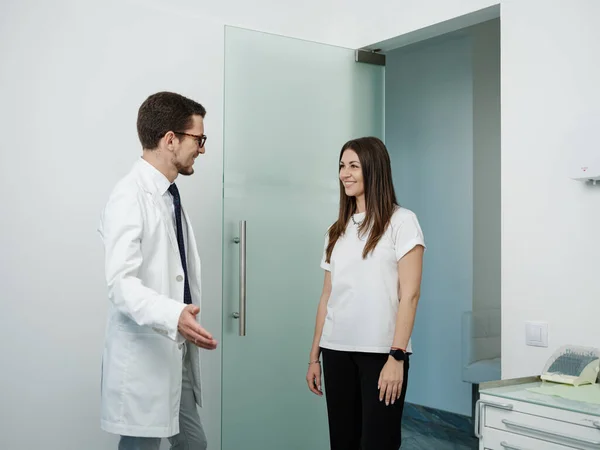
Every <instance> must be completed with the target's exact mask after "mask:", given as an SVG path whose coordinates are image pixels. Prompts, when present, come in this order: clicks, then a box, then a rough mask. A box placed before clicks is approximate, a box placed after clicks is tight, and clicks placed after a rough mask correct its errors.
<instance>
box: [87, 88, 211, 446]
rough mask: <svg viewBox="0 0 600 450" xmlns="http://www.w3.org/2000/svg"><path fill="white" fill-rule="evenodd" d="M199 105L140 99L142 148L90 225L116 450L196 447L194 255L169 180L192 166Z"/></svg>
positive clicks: (108, 426)
mask: <svg viewBox="0 0 600 450" xmlns="http://www.w3.org/2000/svg"><path fill="white" fill-rule="evenodd" d="M205 115H206V111H205V109H204V107H203V106H202V105H200V104H199V103H196V102H195V101H193V100H190V99H188V98H185V97H183V96H181V95H178V94H175V93H170V92H159V93H157V94H154V95H151V96H150V97H148V99H146V101H144V103H143V104H142V105H141V107H140V109H139V112H138V119H137V129H138V136H139V139H140V142H141V144H142V148H143V155H142V157H141V158H140V159H139V160H138V161H136V162H135V164H134V165H133V168H132V169H131V171H130V172H129V174H127V175H126V176H125V177H124V178H123V179H121V180H120V181H119V182H118V183H117V185H116V186H115V188H114V190H113V191H112V193H111V195H110V198H109V200H108V203H107V204H106V207H105V209H104V212H103V214H102V220H101V223H100V227H99V232H100V235H101V236H102V239H103V242H104V246H105V253H106V258H105V271H106V281H107V284H108V298H109V300H110V310H109V314H108V321H107V326H106V340H105V346H104V353H103V358H102V416H101V426H102V428H103V429H104V430H105V431H107V432H110V433H115V434H118V435H120V436H121V437H120V441H119V450H147V449H156V450H158V448H159V447H160V442H161V438H169V441H170V442H171V448H172V449H186V450H187V449H189V450H204V449H206V448H207V443H206V436H205V434H204V431H203V429H202V424H201V422H200V417H199V415H198V410H197V408H196V405H198V406H201V405H202V398H201V385H200V355H199V349H198V348H199V347H200V348H204V349H209V350H211V349H215V348H216V347H217V342H216V341H215V340H214V339H213V337H212V336H211V334H210V333H209V332H208V331H206V330H205V329H204V328H202V327H201V326H200V324H199V314H198V313H199V311H200V301H201V285H200V258H199V256H198V251H197V249H196V241H195V239H194V233H193V230H192V226H191V224H190V221H189V218H188V216H187V215H186V213H185V210H184V209H183V207H182V199H181V197H180V195H179V191H178V189H177V186H176V185H175V183H174V182H175V179H176V178H177V176H178V175H179V174H181V175H191V174H193V173H194V167H193V166H194V161H195V160H196V157H198V156H199V155H200V154H203V153H204V151H205V150H204V144H205V142H206V136H205V134H204V116H205Z"/></svg>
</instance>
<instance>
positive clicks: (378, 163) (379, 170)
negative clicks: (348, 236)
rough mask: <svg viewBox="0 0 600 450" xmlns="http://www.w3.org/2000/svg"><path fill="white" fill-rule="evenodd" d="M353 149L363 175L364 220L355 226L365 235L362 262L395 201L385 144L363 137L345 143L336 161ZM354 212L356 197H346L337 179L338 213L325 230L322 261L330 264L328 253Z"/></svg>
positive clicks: (388, 220)
mask: <svg viewBox="0 0 600 450" xmlns="http://www.w3.org/2000/svg"><path fill="white" fill-rule="evenodd" d="M348 149H350V150H354V151H355V152H356V154H357V155H358V159H359V161H360V165H361V168H362V174H363V183H364V189H365V209H366V214H365V220H363V222H362V223H361V225H360V227H359V233H360V234H361V235H364V234H365V233H366V232H368V233H369V238H368V240H367V243H366V245H365V248H364V251H363V255H362V256H363V259H365V258H366V257H367V255H368V254H369V253H370V252H372V251H373V250H374V249H375V247H376V246H377V243H378V242H379V240H380V239H381V237H382V236H383V234H384V233H385V230H386V229H387V227H388V226H389V224H390V220H391V219H392V214H393V213H394V210H395V208H396V206H398V202H397V201H396V192H395V191H394V183H393V181H392V167H391V164H390V155H389V154H388V151H387V149H386V148H385V144H384V143H383V142H381V140H380V139H378V138H376V137H363V138H359V139H353V140H351V141H348V142H346V143H345V144H344V146H343V147H342V150H341V152H340V161H341V160H342V155H343V154H344V152H345V151H346V150H348ZM355 213H356V197H349V196H347V195H346V191H345V189H344V184H343V183H342V181H341V180H340V212H339V215H338V219H337V221H336V222H335V223H334V224H333V225H332V226H331V227H330V228H329V243H328V245H327V250H326V261H327V262H328V263H329V262H330V261H331V254H332V253H333V248H334V247H335V243H336V242H337V240H338V239H339V238H340V236H342V235H343V234H344V232H345V231H346V227H347V226H348V222H349V220H350V217H351V216H352V214H355Z"/></svg>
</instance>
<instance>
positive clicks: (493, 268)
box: [470, 19, 500, 327]
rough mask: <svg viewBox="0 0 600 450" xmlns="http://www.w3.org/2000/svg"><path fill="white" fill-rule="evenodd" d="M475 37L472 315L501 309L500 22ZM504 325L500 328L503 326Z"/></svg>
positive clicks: (477, 31) (474, 29) (485, 26)
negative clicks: (479, 311)
mask: <svg viewBox="0 0 600 450" xmlns="http://www.w3.org/2000/svg"><path fill="white" fill-rule="evenodd" d="M470 33H471V34H472V36H473V39H472V42H473V311H477V310H483V309H500V20H499V19H496V20H492V21H489V22H485V23H482V24H480V25H477V26H474V27H472V28H471V29H470ZM499 326H500V324H498V327H499Z"/></svg>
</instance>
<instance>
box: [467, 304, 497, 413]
mask: <svg viewBox="0 0 600 450" xmlns="http://www.w3.org/2000/svg"><path fill="white" fill-rule="evenodd" d="M500 332H501V313H500V309H499V308H498V309H482V310H476V311H468V312H465V313H463V317H462V367H463V369H462V379H463V381H464V382H466V383H471V384H472V392H473V399H472V402H473V404H472V413H473V414H474V412H475V403H476V402H477V400H478V399H479V383H483V382H485V381H496V380H500V378H501V370H500V365H501V364H500V362H501V360H500V350H501V343H500ZM473 417H474V415H473Z"/></svg>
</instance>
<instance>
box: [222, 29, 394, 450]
mask: <svg viewBox="0 0 600 450" xmlns="http://www.w3.org/2000/svg"><path fill="white" fill-rule="evenodd" d="M383 70H384V69H383V68H382V67H380V66H374V65H367V64H361V63H356V62H355V61H354V51H353V50H350V49H345V48H339V47H333V46H328V45H324V44H316V43H312V42H306V41H302V40H297V39H290V38H285V37H280V36H275V35H270V34H265V33H259V32H254V31H248V30H243V29H239V28H230V27H228V28H226V34H225V110H224V113H225V116H224V139H225V141H224V180H223V201H224V214H223V216H224V217H223V255H224V256H223V261H224V262H223V264H224V267H223V321H224V323H223V339H222V348H223V379H222V389H223V409H222V414H223V417H222V448H223V450H271V449H272V450H283V449H285V450H307V449H311V450H325V449H328V448H329V441H328V432H327V416H326V406H325V399H324V398H318V397H316V396H315V395H313V394H312V393H310V392H309V390H308V388H307V387H306V382H305V381H304V379H305V375H306V369H307V363H308V355H309V351H310V346H311V342H312V334H313V330H314V320H315V313H316V308H317V303H318V301H319V295H320V292H321V287H322V283H323V270H322V269H320V268H319V263H320V259H321V253H322V249H323V242H324V236H325V232H326V230H327V227H328V226H329V225H330V224H331V223H332V222H333V221H334V220H335V217H336V216H337V208H338V198H339V191H338V180H337V166H338V154H339V151H340V149H341V146H342V145H343V144H344V143H345V142H346V141H347V140H349V139H351V138H354V137H359V136H365V135H372V136H378V137H380V138H383V80H384V73H383ZM242 227H243V228H244V231H240V229H241V228H242ZM242 248H243V249H244V250H245V251H240V250H241V249H242ZM240 275H242V277H240ZM240 287H242V288H243V289H241V290H240ZM244 295H245V306H244V305H243V304H242V305H241V304H240V297H243V296H244ZM240 324H242V327H240Z"/></svg>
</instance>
